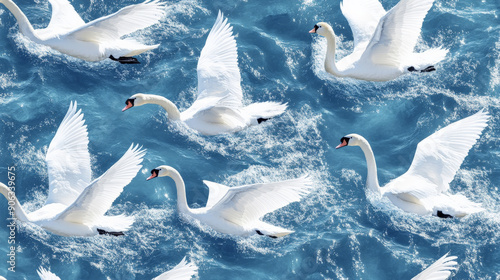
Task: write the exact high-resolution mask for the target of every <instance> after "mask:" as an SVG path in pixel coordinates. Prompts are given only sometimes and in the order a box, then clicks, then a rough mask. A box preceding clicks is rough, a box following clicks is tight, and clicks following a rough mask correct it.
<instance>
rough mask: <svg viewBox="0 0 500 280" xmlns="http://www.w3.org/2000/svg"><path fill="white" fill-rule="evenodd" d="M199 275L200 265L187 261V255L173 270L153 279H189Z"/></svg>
mask: <svg viewBox="0 0 500 280" xmlns="http://www.w3.org/2000/svg"><path fill="white" fill-rule="evenodd" d="M197 275H198V266H196V264H195V263H193V262H190V263H188V262H187V261H186V257H184V258H183V259H182V261H181V262H180V263H179V264H178V265H176V266H175V267H174V268H172V269H171V270H169V271H167V272H165V273H163V274H161V275H159V276H157V277H155V278H154V279H153V280H189V279H191V278H192V277H193V276H195V277H196V276H197Z"/></svg>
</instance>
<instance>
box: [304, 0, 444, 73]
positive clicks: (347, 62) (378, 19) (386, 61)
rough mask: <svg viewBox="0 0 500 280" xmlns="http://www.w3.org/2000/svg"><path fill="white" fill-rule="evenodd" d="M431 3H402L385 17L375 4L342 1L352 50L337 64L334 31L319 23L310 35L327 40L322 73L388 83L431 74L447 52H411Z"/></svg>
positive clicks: (367, 0)
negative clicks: (414, 74)
mask: <svg viewBox="0 0 500 280" xmlns="http://www.w3.org/2000/svg"><path fill="white" fill-rule="evenodd" d="M433 2H434V0H401V1H400V2H399V3H398V4H397V5H396V6H394V7H393V8H392V9H390V10H389V11H388V12H387V13H386V12H385V10H384V8H383V7H382V5H381V4H380V2H378V0H344V1H343V4H342V3H341V4H340V9H341V10H342V13H343V14H344V16H345V18H346V19H347V21H348V22H349V25H350V26H351V30H352V33H353V37H354V50H353V52H352V53H351V54H350V55H348V56H346V57H344V58H343V59H341V60H340V61H338V62H337V63H336V62H335V34H334V33H333V28H332V27H331V26H330V25H329V24H328V23H325V22H320V23H317V24H316V25H315V26H314V29H312V30H311V31H309V33H317V34H319V35H322V36H325V37H326V40H327V43H328V46H327V51H326V59H325V70H326V71H327V72H328V73H330V74H332V75H334V76H337V77H351V78H355V79H360V80H367V81H388V80H392V79H395V78H397V77H398V76H400V75H401V74H404V73H408V72H412V71H420V72H430V71H434V70H436V69H435V68H434V66H433V65H434V64H435V63H438V62H439V61H441V60H443V59H444V57H445V56H446V54H447V53H448V50H445V49H441V48H433V49H429V50H427V51H425V52H423V53H414V52H413V49H414V48H415V45H416V43H417V39H418V36H419V34H420V29H421V28H422V22H423V20H424V17H425V15H426V14H427V12H428V11H429V9H430V8H431V7H432V3H433Z"/></svg>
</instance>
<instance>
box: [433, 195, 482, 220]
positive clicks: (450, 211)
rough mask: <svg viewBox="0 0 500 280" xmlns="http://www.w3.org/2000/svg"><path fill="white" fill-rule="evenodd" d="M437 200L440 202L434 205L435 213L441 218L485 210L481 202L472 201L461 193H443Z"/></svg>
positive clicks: (457, 216) (461, 215) (463, 215)
mask: <svg viewBox="0 0 500 280" xmlns="http://www.w3.org/2000/svg"><path fill="white" fill-rule="evenodd" d="M437 200H438V202H439V204H438V203H436V206H434V207H433V215H434V216H438V217H440V218H451V217H455V218H462V217H465V216H467V215H469V214H474V213H479V212H482V211H484V210H485V209H484V208H483V207H482V206H481V203H477V202H473V201H470V200H469V199H468V198H467V197H465V196H464V195H461V194H454V195H451V194H443V195H440V196H439V197H438V198H437Z"/></svg>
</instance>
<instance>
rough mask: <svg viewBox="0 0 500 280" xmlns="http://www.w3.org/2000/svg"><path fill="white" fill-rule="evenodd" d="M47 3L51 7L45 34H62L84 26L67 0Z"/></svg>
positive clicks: (53, 0) (52, 0) (55, 0)
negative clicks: (50, 15)
mask: <svg viewBox="0 0 500 280" xmlns="http://www.w3.org/2000/svg"><path fill="white" fill-rule="evenodd" d="M49 2H50V5H51V6H52V17H51V18H50V22H49V25H48V26H47V28H45V30H46V31H47V32H51V33H53V34H62V33H66V32H68V31H71V30H74V29H77V28H79V27H81V26H83V25H85V22H84V21H83V19H82V18H81V17H80V15H79V14H78V13H77V12H76V11H75V8H74V7H73V6H72V5H71V4H70V3H69V1H68V0H49Z"/></svg>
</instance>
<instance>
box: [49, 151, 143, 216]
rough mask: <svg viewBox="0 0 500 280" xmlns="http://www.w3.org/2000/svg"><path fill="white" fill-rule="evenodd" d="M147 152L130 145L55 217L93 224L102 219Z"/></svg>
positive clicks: (133, 175) (132, 176)
mask: <svg viewBox="0 0 500 280" xmlns="http://www.w3.org/2000/svg"><path fill="white" fill-rule="evenodd" d="M145 153H146V151H145V150H144V149H142V147H139V145H136V146H134V145H131V146H130V148H129V149H128V150H127V152H125V154H124V155H123V156H122V157H121V158H120V159H119V160H118V161H117V162H116V163H115V164H114V165H113V166H111V168H109V169H108V171H106V172H105V173H104V174H103V175H102V176H101V177H99V178H97V179H95V180H94V181H93V182H92V183H90V185H89V186H88V187H87V188H85V190H84V191H83V192H82V194H81V195H80V196H79V197H78V198H77V199H76V201H75V202H73V204H71V205H70V206H69V207H68V208H67V209H66V210H64V211H63V212H62V213H61V214H60V215H59V216H58V217H57V219H62V220H65V221H67V222H73V223H82V224H93V223H96V222H98V221H100V219H101V218H102V216H104V214H105V213H106V211H108V209H109V208H110V207H111V204H112V203H113V201H115V199H116V198H117V197H118V196H119V195H120V193H121V192H122V191H123V188H124V187H125V186H126V185H127V184H128V183H130V181H132V179H133V178H134V177H135V175H136V174H137V172H138V171H139V169H140V168H141V167H142V165H140V164H141V162H142V157H143V156H144V155H145Z"/></svg>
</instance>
